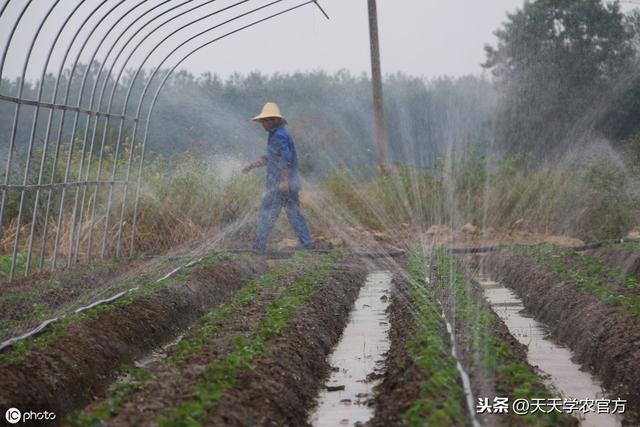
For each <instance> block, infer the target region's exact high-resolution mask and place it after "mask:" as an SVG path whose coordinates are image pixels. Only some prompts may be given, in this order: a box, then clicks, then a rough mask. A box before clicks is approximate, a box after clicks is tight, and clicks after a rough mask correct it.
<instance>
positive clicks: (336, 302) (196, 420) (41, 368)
mask: <svg viewBox="0 0 640 427" xmlns="http://www.w3.org/2000/svg"><path fill="white" fill-rule="evenodd" d="M520 251H521V252H514V251H508V252H500V253H496V254H491V255H488V256H487V257H486V260H485V267H486V269H487V270H488V272H489V273H491V274H492V276H493V277H495V278H498V279H500V280H503V281H504V283H519V285H514V287H516V288H517V286H520V287H521V288H522V290H524V291H526V292H525V294H526V295H524V296H523V299H524V301H525V304H530V305H531V306H532V307H534V309H535V308H536V307H538V311H539V312H542V313H543V314H545V313H546V314H548V312H551V313H556V312H560V311H561V310H564V311H566V312H568V313H569V314H568V315H562V316H561V317H560V319H561V320H560V321H559V323H556V324H555V329H556V330H555V333H556V334H557V335H558V336H559V337H560V338H563V339H564V338H566V337H565V336H564V335H563V333H564V334H565V335H566V336H577V337H579V338H580V339H582V340H584V339H587V338H588V335H587V334H583V333H581V332H580V328H579V327H574V328H566V327H564V328H563V327H562V325H565V326H566V324H572V325H577V324H578V323H579V322H578V319H580V318H579V317H578V316H579V315H583V312H580V314H576V313H573V311H572V310H574V309H580V310H590V311H588V313H589V316H587V319H586V320H585V321H584V322H583V323H588V324H589V325H590V322H591V321H592V320H591V317H590V316H596V318H597V321H598V322H600V323H605V324H606V325H610V324H609V323H607V322H609V319H607V318H605V317H604V316H605V315H607V316H616V315H619V316H626V317H624V319H625V320H624V321H627V322H637V316H636V315H635V314H634V311H633V308H634V305H633V304H634V302H635V301H636V300H635V298H636V296H637V294H636V292H637V288H636V284H635V282H634V281H633V280H630V279H628V276H624V275H621V274H617V275H614V274H613V273H612V272H613V271H614V270H615V267H612V266H610V265H609V264H607V262H606V261H603V260H601V258H598V257H597V256H590V257H583V256H582V255H576V254H575V253H569V252H566V251H565V252H553V253H547V252H544V251H543V250H538V249H535V248H534V249H527V251H530V252H528V253H526V254H525V253H523V251H525V250H524V249H520ZM534 251H537V252H534ZM592 255H593V254H592ZM547 258H548V259H547ZM545 262H548V265H547V264H545ZM390 264H391V263H389V262H388V259H387V260H378V261H371V262H368V264H367V265H366V267H365V262H363V260H362V259H361V258H357V257H355V256H349V255H347V254H345V253H342V252H332V253H329V254H321V253H314V252H305V251H303V252H298V253H296V254H295V255H294V256H293V257H292V258H290V259H282V260H272V261H270V262H269V265H267V262H266V261H264V259H263V258H262V257H257V256H253V255H228V254H221V255H215V256H210V257H207V258H205V259H203V260H202V261H201V262H200V263H198V264H195V265H191V266H190V267H187V268H184V269H182V270H180V271H179V272H178V273H177V274H175V275H173V276H170V277H168V278H165V279H163V280H161V281H160V282H155V281H151V282H148V283H140V284H139V285H140V289H139V290H138V291H136V292H133V293H130V294H127V295H126V296H125V297H124V298H122V299H120V300H118V301H116V302H114V303H112V304H109V305H104V306H99V307H97V308H93V309H90V310H88V311H86V312H83V313H81V314H72V315H70V316H68V317H66V318H64V319H63V320H62V321H61V322H59V323H56V324H55V325H54V326H53V327H52V328H50V329H48V330H47V331H46V332H45V333H44V334H42V335H40V336H37V337H35V338H30V339H28V340H26V341H25V342H24V343H21V344H19V345H17V346H16V347H15V348H12V349H11V350H10V351H5V352H3V353H0V407H11V406H15V407H22V408H29V409H30V410H34V411H38V410H39V411H44V410H47V411H54V412H55V413H56V414H57V416H58V419H57V423H58V424H62V425H74V426H98V425H113V426H131V425H159V426H198V425H205V426H238V427H240V426H275V425H278V426H304V425H309V423H311V422H312V421H311V420H312V418H311V417H310V414H311V410H312V409H313V406H314V404H315V403H316V397H317V396H318V395H319V392H320V390H321V389H322V388H323V386H324V385H325V384H327V381H328V378H329V374H330V372H331V366H330V365H329V359H328V357H327V356H328V355H329V354H330V353H331V352H332V349H333V347H334V346H335V345H336V344H337V343H338V341H339V340H340V337H341V335H342V333H343V330H344V328H345V326H346V325H347V323H348V321H349V318H350V312H351V310H352V308H353V306H354V301H356V298H357V297H358V294H359V291H360V289H361V287H362V286H363V284H364V283H365V277H367V274H368V273H370V272H371V271H373V270H377V269H378V268H379V267H380V266H382V265H384V268H385V269H391V270H392V273H393V286H392V290H391V304H390V306H389V309H388V313H389V321H390V323H391V326H390V330H389V339H390V347H389V351H388V352H387V354H386V355H385V358H386V360H385V364H384V368H383V369H381V370H380V371H377V372H376V373H374V374H373V375H371V376H369V377H368V379H367V380H366V381H365V383H367V384H369V385H370V386H372V385H371V384H372V382H371V381H372V380H374V379H379V380H380V382H379V385H378V386H377V387H375V388H374V390H373V397H371V395H367V396H364V395H363V396H356V397H357V399H356V401H352V400H350V401H349V402H342V401H341V403H344V405H345V406H348V405H359V404H368V405H372V406H373V408H374V417H373V419H371V420H370V421H368V422H367V425H371V426H375V427H378V426H391V427H393V426H406V425H410V426H422V425H430V426H469V425H472V426H476V425H479V423H480V424H482V425H491V426H493V425H496V426H552V425H553V426H556V425H559V426H574V425H577V424H578V421H577V419H575V418H574V417H572V416H569V415H567V414H561V413H559V412H551V413H544V412H542V411H538V412H535V413H529V414H525V415H517V414H515V413H514V412H513V408H512V407H511V406H509V407H508V409H507V411H506V413H490V412H488V411H484V412H482V413H477V409H478V407H479V406H480V405H479V402H482V401H485V402H487V403H488V404H489V405H492V404H495V402H496V400H495V399H500V398H506V399H508V401H507V404H511V403H512V402H513V401H514V400H515V399H518V398H521V399H526V400H528V401H529V402H533V401H534V399H546V398H556V397H559V396H557V393H556V392H554V391H553V390H550V389H549V388H548V387H547V386H546V385H545V381H544V379H543V378H542V376H541V375H542V374H541V373H540V372H539V371H537V370H536V369H535V368H534V367H532V366H531V365H529V364H528V363H527V351H526V347H525V346H524V345H522V344H520V343H519V342H518V341H517V340H516V339H515V338H514V337H513V336H512V335H511V334H510V333H509V329H508V328H507V326H506V325H505V324H504V323H503V321H502V320H501V319H500V318H499V317H498V316H497V315H496V314H495V313H494V312H493V310H492V309H491V306H490V305H489V303H488V302H487V301H486V299H485V297H484V294H483V288H482V287H481V285H480V284H479V283H477V282H476V281H475V280H474V279H473V278H472V277H473V274H472V273H473V272H472V271H471V270H469V268H468V265H466V264H465V263H464V262H463V261H462V259H460V258H458V257H456V256H454V255H452V254H450V253H448V252H447V251H446V250H436V251H434V252H433V254H431V258H427V257H426V255H425V254H423V253H421V252H411V253H409V254H408V256H407V258H402V259H400V264H401V265H399V266H398V265H396V266H395V267H393V268H392V267H390ZM565 264H567V265H570V267H571V274H568V273H567V275H566V277H565V276H563V275H562V271H561V269H560V266H561V265H565ZM518 268H522V270H520V269H518ZM615 271H618V270H615ZM510 274H512V275H513V274H516V276H515V277H516V278H517V279H518V280H515V282H514V281H512V280H509V277H510V276H509V275H510ZM517 274H520V276H517ZM527 274H529V276H526V275H527ZM536 274H538V275H539V276H536ZM560 276H562V278H559V277H560ZM591 276H597V277H598V278H599V279H598V280H599V282H598V283H591V282H590V281H589V280H587V278H588V277H591ZM606 277H609V278H610V279H606V280H605V278H606ZM387 280H388V277H387ZM545 280H546V282H545ZM600 282H603V283H600ZM540 283H542V284H543V285H540ZM545 283H547V285H544V284H545ZM557 283H563V285H562V286H560V287H558V286H555V285H556V284H557ZM136 284H138V283H134V284H132V283H129V285H136ZM534 286H538V287H537V288H535V289H534V288H533V287H534ZM540 286H542V287H540ZM544 286H548V287H549V288H550V289H551V288H553V289H556V288H557V289H559V291H558V292H556V293H555V294H553V293H552V296H551V297H549V298H550V299H548V298H547V296H546V294H545V290H544V289H545V288H544ZM527 287H531V289H529V288H527ZM574 288H576V289H574ZM569 289H571V292H582V293H581V294H580V296H581V297H584V298H585V299H587V300H588V305H587V306H583V305H581V300H580V298H576V297H575V294H571V301H569V299H568V298H569V297H568V296H567V298H565V299H564V300H562V299H561V298H563V295H565V294H567V292H569V291H568V290H569ZM527 292H528V294H527ZM567 295H569V294H567ZM376 298H378V297H377V296H376ZM380 298H387V296H386V295H382V296H380ZM589 298H590V299H589ZM527 299H529V302H527ZM556 299H560V305H559V306H557V307H556V305H555V304H556V303H555V300H556ZM541 300H542V302H541ZM598 304H599V305H598ZM549 307H551V310H552V311H549V310H550V309H549ZM602 307H604V308H602ZM553 310H555V311H553ZM599 310H604V311H602V313H601V312H600V311H599ZM532 311H534V312H535V310H532ZM546 314H545V315H546ZM355 316H356V317H357V313H356V314H355ZM552 317H553V316H551V318H552ZM614 318H615V319H618V318H617V317H614ZM542 320H543V321H546V320H545V319H544V318H543V319H542ZM618 320H619V319H618ZM386 322H387V320H386V318H385V319H384V323H383V324H385V325H386ZM567 322H571V323H567ZM547 323H549V324H551V325H552V326H553V325H554V324H553V323H552V322H547ZM632 325H636V323H633V324H632V323H626V324H625V326H626V327H627V328H628V329H630V331H622V330H621V329H620V330H619V329H618V328H617V327H616V328H615V329H614V330H613V331H614V332H613V334H614V338H612V340H613V341H606V340H605V337H601V339H602V340H604V341H603V342H602V345H603V346H604V345H606V346H609V347H612V346H618V348H619V349H622V350H616V351H617V352H618V353H615V354H614V353H613V351H611V352H610V353H611V354H609V355H608V356H607V357H617V359H615V360H616V361H617V364H618V366H612V364H611V363H609V364H606V363H603V366H600V367H598V369H608V370H607V371H606V372H608V373H609V372H612V370H613V369H623V368H624V367H626V370H623V371H622V372H618V373H616V375H618V376H617V377H616V379H615V380H614V381H613V382H611V383H610V384H608V385H609V386H610V387H612V388H614V389H615V390H616V391H619V392H620V393H624V394H623V395H621V397H623V398H627V399H628V400H629V403H630V404H629V406H631V402H633V400H632V399H633V398H634V396H635V395H634V394H633V393H637V390H635V389H634V390H631V384H632V383H631V381H639V380H640V379H638V377H637V373H634V372H632V369H631V368H630V366H631V365H629V364H630V363H636V365H635V366H636V370H637V366H638V365H637V363H638V361H637V360H636V359H634V357H636V358H637V357H638V351H637V348H635V347H634V346H637V345H638V343H640V336H637V335H629V334H632V333H633V331H634V329H632V328H631V327H630V326H632ZM591 326H592V327H595V326H593V325H591ZM600 328H603V326H600ZM567 329H572V331H567ZM594 330H595V332H596V333H597V332H598V331H600V329H594ZM637 330H638V329H637V327H636V329H635V331H637ZM592 332H593V331H592ZM623 333H626V334H627V335H625V336H624V339H626V340H629V341H627V342H626V344H625V343H622V342H618V341H621V338H620V336H622V335H621V334H623ZM581 334H582V335H581ZM385 337H386V332H385ZM594 337H596V338H598V337H599V336H598V335H594ZM385 339H386V338H385ZM580 339H578V340H577V342H578V346H577V347H576V354H577V355H578V356H579V357H584V354H583V353H589V354H602V353H603V352H605V353H606V349H605V348H604V347H600V346H593V345H592V346H591V347H588V345H589V344H593V343H589V342H587V343H583V342H582V341H581V340H580ZM634 340H635V341H634ZM570 345H571V344H570ZM625 345H626V347H625ZM163 346H164V347H163ZM159 347H163V350H162V351H160V352H158V351H157V350H158V348H159ZM154 350H155V353H154V356H153V357H149V354H150V353H152V351H154ZM624 351H626V352H629V353H630V354H628V355H623V354H621V352H624ZM633 352H635V353H633ZM634 354H635V355H634ZM362 357H366V355H365V352H364V349H363V355H362ZM625 357H626V358H627V359H625ZM595 359H596V358H595V357H593V360H594V361H595ZM634 361H635V362H634ZM590 363H591V364H593V363H595V362H590ZM596 371H597V370H596ZM623 375H627V376H628V378H623ZM633 375H636V377H633ZM625 381H627V382H626V383H625ZM605 384H607V383H606V381H605ZM577 397H578V398H582V397H586V396H577ZM369 398H370V400H368V399H369Z"/></svg>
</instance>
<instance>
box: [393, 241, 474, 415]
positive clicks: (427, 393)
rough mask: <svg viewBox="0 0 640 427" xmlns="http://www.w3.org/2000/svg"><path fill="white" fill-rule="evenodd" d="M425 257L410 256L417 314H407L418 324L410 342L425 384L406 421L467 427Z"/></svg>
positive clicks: (416, 253)
mask: <svg viewBox="0 0 640 427" xmlns="http://www.w3.org/2000/svg"><path fill="white" fill-rule="evenodd" d="M425 265H426V261H425V259H424V255H423V254H421V253H418V252H411V253H410V258H409V264H408V273H409V278H410V280H411V283H410V285H411V289H410V293H411V296H412V299H413V306H414V308H415V312H414V313H412V314H407V315H409V316H413V317H414V319H415V321H416V326H417V331H416V335H415V337H414V338H413V339H412V340H410V341H408V342H407V349H408V351H409V354H410V355H411V357H412V358H413V359H414V361H415V362H416V364H417V365H418V366H419V367H420V370H421V371H422V372H423V375H424V377H425V381H424V382H423V384H422V387H421V390H420V399H419V400H418V401H416V402H415V403H414V404H413V405H412V406H411V407H410V408H409V409H408V410H407V411H405V413H404V414H403V418H404V419H405V420H406V421H407V422H408V423H409V425H410V426H427V425H429V426H448V425H453V424H458V425H460V424H464V423H465V420H466V417H465V416H464V415H463V413H464V412H462V411H463V410H464V409H463V408H464V407H465V406H466V403H465V395H464V390H463V388H462V387H461V386H460V384H459V381H460V375H459V373H458V370H457V368H456V362H455V360H454V359H453V357H452V356H451V346H450V343H449V335H448V333H447V331H446V327H445V324H444V322H443V320H442V317H441V315H440V306H439V305H438V303H437V298H436V296H435V295H434V293H433V290H432V289H431V288H430V287H429V286H428V284H427V283H426V282H425V271H424V267H425Z"/></svg>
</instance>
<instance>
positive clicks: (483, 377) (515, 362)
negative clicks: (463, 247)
mask: <svg viewBox="0 0 640 427" xmlns="http://www.w3.org/2000/svg"><path fill="white" fill-rule="evenodd" d="M432 261H433V263H432V270H431V277H432V283H433V286H434V290H435V292H436V293H437V294H438V296H439V299H440V301H442V304H443V306H444V310H445V313H446V316H447V318H448V319H449V321H450V323H451V324H452V325H453V332H454V336H455V340H456V344H457V348H458V357H459V359H460V361H461V363H462V365H463V366H464V368H465V370H466V371H467V372H468V373H469V377H470V380H471V388H472V391H473V395H474V398H475V400H474V401H475V402H476V407H475V412H476V413H477V415H478V419H479V420H480V422H482V424H486V425H514V426H515V425H518V426H525V425H528V426H551V425H553V426H555V425H577V424H578V420H577V419H576V418H574V417H573V416H570V415H568V414H566V413H565V412H563V411H562V408H558V406H557V405H556V404H555V402H559V401H561V399H560V396H559V395H558V394H557V392H555V391H554V390H550V389H549V388H548V387H547V386H545V384H544V378H543V376H542V374H541V373H540V372H539V371H537V370H536V369H535V368H534V367H532V366H531V365H529V363H528V362H527V356H526V355H527V352H526V347H525V346H523V345H522V344H520V343H519V342H518V341H517V340H516V339H515V338H514V337H513V336H512V335H511V334H510V333H509V330H508V328H507V326H506V325H505V324H504V322H503V321H502V320H501V319H500V318H499V317H498V316H497V315H496V313H495V312H494V311H493V310H492V309H491V307H490V305H489V303H488V302H487V301H486V300H485V298H484V295H483V290H482V288H481V286H480V285H479V284H478V283H477V282H476V281H475V280H472V279H471V276H472V275H471V272H470V271H469V270H468V269H467V268H466V266H465V264H464V263H463V261H462V260H461V259H460V258H458V257H457V256H455V255H452V254H451V253H449V251H448V250H446V249H438V250H436V251H435V252H434V253H433V260H432Z"/></svg>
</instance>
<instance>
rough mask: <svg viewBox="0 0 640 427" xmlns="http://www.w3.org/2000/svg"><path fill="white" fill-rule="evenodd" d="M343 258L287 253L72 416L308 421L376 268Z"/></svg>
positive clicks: (83, 419)
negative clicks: (369, 272)
mask: <svg viewBox="0 0 640 427" xmlns="http://www.w3.org/2000/svg"><path fill="white" fill-rule="evenodd" d="M342 258H343V257H342V255H340V254H338V253H333V254H330V255H326V256H316V255H296V256H295V257H294V258H293V259H291V260H288V261H283V262H281V263H280V264H279V265H278V266H277V267H275V268H274V269H272V270H270V271H269V272H268V273H267V274H265V275H264V276H262V277H261V278H259V279H257V280H255V281H253V282H250V283H247V284H245V285H244V286H243V287H242V288H241V289H240V291H239V292H238V293H237V294H236V295H235V297H233V298H231V299H230V300H228V301H227V303H225V304H223V305H222V306H220V307H218V308H216V309H214V310H212V311H210V312H208V313H207V314H205V315H204V316H202V317H201V318H200V319H199V320H198V321H197V322H196V323H195V324H194V326H193V328H191V329H190V330H189V332H188V333H187V334H186V335H185V336H184V337H183V338H182V340H181V341H180V342H179V343H178V344H177V345H175V346H174V347H173V348H172V349H170V350H169V352H168V354H167V355H166V357H165V358H164V359H162V360H161V361H159V362H156V363H154V364H151V365H149V366H147V367H146V368H145V369H143V370H139V369H132V370H130V376H129V379H128V380H127V381H125V382H122V383H120V384H118V385H117V386H115V387H112V389H111V390H110V392H109V393H108V394H107V395H106V396H105V397H103V398H101V399H100V400H99V401H97V402H95V403H93V404H92V405H90V406H89V407H87V408H85V409H84V410H83V411H82V412H81V413H79V414H76V415H74V416H71V417H70V418H69V419H68V420H67V421H66V422H65V424H71V425H95V424H98V423H100V422H102V423H103V424H105V425H123V426H125V425H148V424H160V425H225V426H226V425H231V426H252V425H290V426H298V425H305V424H306V417H307V410H308V409H309V408H310V406H311V405H312V404H313V398H314V397H315V395H316V394H317V392H318V390H319V387H320V385H321V384H322V379H323V378H324V377H325V376H326V375H327V374H328V371H329V365H328V363H327V361H326V356H327V354H328V353H329V352H330V350H331V347H332V346H333V345H334V344H335V343H336V342H337V341H338V338H339V336H340V333H341V331H342V329H343V327H344V325H345V324H346V321H347V318H348V314H349V311H350V307H351V305H352V303H353V301H354V300H355V298H356V296H357V293H358V289H359V287H360V286H361V285H362V282H363V280H364V277H365V273H366V272H365V270H363V269H362V268H361V267H359V266H357V265H353V264H350V262H348V261H346V260H344V259H342Z"/></svg>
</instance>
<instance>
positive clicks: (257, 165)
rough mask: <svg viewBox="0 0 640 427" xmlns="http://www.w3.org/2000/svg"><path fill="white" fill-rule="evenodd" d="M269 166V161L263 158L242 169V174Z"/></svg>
mask: <svg viewBox="0 0 640 427" xmlns="http://www.w3.org/2000/svg"><path fill="white" fill-rule="evenodd" d="M266 164H267V159H265V158H261V159H259V160H256V161H255V162H253V163H249V164H248V165H246V166H245V167H243V168H242V173H249V172H250V171H251V170H253V169H256V168H261V167H262V166H264V165H266Z"/></svg>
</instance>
